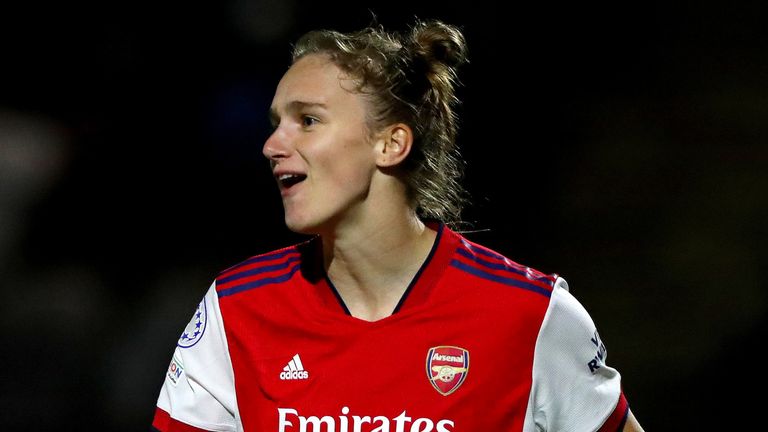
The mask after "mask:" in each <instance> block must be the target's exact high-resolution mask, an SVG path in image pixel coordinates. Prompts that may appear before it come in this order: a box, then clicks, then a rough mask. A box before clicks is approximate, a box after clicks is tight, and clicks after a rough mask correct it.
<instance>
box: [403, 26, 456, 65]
mask: <svg viewBox="0 0 768 432" xmlns="http://www.w3.org/2000/svg"><path fill="white" fill-rule="evenodd" d="M410 36H411V42H412V43H413V44H414V46H415V47H416V51H417V52H416V53H417V54H419V55H421V56H423V58H424V59H425V60H427V62H428V63H432V62H434V61H436V62H439V63H443V64H444V65H445V66H448V67H450V68H455V67H458V66H461V65H462V64H464V63H466V62H467V44H466V41H465V40H464V36H463V35H462V34H461V31H460V30H459V29H458V28H457V27H455V26H452V25H448V24H445V23H442V22H440V21H428V22H417V23H416V24H415V25H414V26H413V29H412V30H411V35H410Z"/></svg>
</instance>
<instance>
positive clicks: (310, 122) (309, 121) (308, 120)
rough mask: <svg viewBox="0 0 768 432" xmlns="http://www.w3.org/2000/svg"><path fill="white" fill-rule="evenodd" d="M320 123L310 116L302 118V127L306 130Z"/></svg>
mask: <svg viewBox="0 0 768 432" xmlns="http://www.w3.org/2000/svg"><path fill="white" fill-rule="evenodd" d="M318 121H319V120H317V119H316V118H314V117H312V116H308V115H303V116H301V126H302V127H304V128H309V127H312V126H314V125H316V124H317V123H318Z"/></svg>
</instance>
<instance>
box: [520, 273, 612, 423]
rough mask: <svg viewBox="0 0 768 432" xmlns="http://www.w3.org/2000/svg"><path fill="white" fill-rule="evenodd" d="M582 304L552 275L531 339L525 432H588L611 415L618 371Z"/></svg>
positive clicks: (565, 284)
mask: <svg viewBox="0 0 768 432" xmlns="http://www.w3.org/2000/svg"><path fill="white" fill-rule="evenodd" d="M606 355H607V351H606V349H605V345H603V343H602V341H601V340H600V336H599V335H598V333H597V329H596V327H595V324H594V323H593V321H592V318H590V316H589V314H588V313H587V311H586V310H585V309H584V307H583V306H582V305H581V304H580V303H579V302H578V300H576V299H575V298H574V297H573V296H572V295H571V294H570V293H569V292H568V284H567V283H566V282H565V280H564V279H562V278H558V280H557V282H556V283H555V288H554V289H553V290H552V297H551V299H550V303H549V308H548V309H547V313H546V315H545V316H544V321H543V323H542V326H541V330H540V332H539V337H538V340H537V341H536V349H535V352H534V360H533V385H532V388H531V395H530V400H529V403H528V410H527V412H526V418H525V425H524V427H523V430H524V431H526V432H534V431H548V432H552V431H558V432H561V431H562V432H593V431H596V430H598V429H599V428H600V426H601V425H602V424H603V423H604V422H605V420H606V419H607V418H608V417H609V416H610V415H611V413H613V411H614V409H615V408H616V405H617V403H618V400H619V395H620V393H621V383H620V380H621V377H620V375H619V373H618V372H617V371H616V370H615V369H613V368H611V367H608V366H607V365H606V363H605V359H606Z"/></svg>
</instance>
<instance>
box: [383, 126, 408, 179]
mask: <svg viewBox="0 0 768 432" xmlns="http://www.w3.org/2000/svg"><path fill="white" fill-rule="evenodd" d="M377 135H378V139H377V140H376V165H377V166H379V167H382V168H384V167H393V166H395V165H398V164H399V163H401V162H402V161H404V160H405V158H406V157H408V154H409V153H410V152H411V147H413V130H412V129H411V127H410V126H408V125H406V124H404V123H396V124H393V125H391V126H387V127H386V128H384V130H382V131H381V132H380V133H378V134H377Z"/></svg>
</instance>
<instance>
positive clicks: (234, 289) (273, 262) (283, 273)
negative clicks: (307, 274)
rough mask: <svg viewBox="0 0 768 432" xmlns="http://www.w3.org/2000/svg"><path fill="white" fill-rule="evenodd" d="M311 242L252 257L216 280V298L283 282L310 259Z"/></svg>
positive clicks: (232, 267) (229, 269)
mask: <svg viewBox="0 0 768 432" xmlns="http://www.w3.org/2000/svg"><path fill="white" fill-rule="evenodd" d="M313 243H314V241H313V240H308V241H306V242H303V243H299V244H296V245H293V246H288V247H285V248H281V249H277V250H273V251H271V252H267V253H262V254H259V255H255V256H252V257H250V258H248V259H246V260H244V261H242V262H240V263H238V264H235V265H233V266H231V267H229V268H227V269H226V270H224V271H222V272H220V273H219V274H218V276H217V277H216V282H215V284H216V291H217V293H218V296H219V297H226V296H229V295H233V294H237V293H239V292H242V291H248V290H251V289H254V288H259V287H262V286H265V285H270V284H279V283H282V282H286V281H288V280H290V279H291V277H293V275H294V274H295V273H296V272H297V271H298V270H299V269H301V267H302V262H306V261H307V260H308V259H311V257H312V255H313V254H312V253H310V249H311V248H312V244H313Z"/></svg>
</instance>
